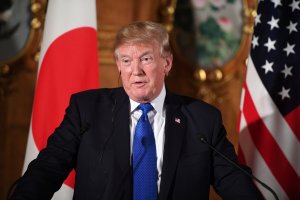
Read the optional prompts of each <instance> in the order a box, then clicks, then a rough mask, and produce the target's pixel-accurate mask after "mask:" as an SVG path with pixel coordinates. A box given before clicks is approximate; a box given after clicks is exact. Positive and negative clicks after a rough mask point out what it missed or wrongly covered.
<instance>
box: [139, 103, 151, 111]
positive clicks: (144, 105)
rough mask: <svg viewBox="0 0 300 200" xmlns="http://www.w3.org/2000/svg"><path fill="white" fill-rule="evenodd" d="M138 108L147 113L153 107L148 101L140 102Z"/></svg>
mask: <svg viewBox="0 0 300 200" xmlns="http://www.w3.org/2000/svg"><path fill="white" fill-rule="evenodd" d="M138 108H139V109H141V110H142V111H143V114H147V113H148V112H149V111H150V110H153V107H152V105H151V104H150V103H141V104H140V105H139V106H138Z"/></svg>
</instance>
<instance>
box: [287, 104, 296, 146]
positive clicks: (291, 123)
mask: <svg viewBox="0 0 300 200" xmlns="http://www.w3.org/2000/svg"><path fill="white" fill-rule="evenodd" d="M284 118H285V120H286V122H287V123H288V124H289V126H290V127H291V129H292V130H293V132H294V133H295V135H296V137H297V139H298V141H300V126H299V121H297V120H295V119H300V106H298V107H297V108H296V109H295V110H293V111H292V112H290V113H289V114H288V115H286V116H285V117H284Z"/></svg>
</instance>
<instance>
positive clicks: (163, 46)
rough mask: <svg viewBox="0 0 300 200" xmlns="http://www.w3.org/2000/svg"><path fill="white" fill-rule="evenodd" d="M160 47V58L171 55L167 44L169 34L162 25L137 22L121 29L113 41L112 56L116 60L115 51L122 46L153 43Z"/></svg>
mask: <svg viewBox="0 0 300 200" xmlns="http://www.w3.org/2000/svg"><path fill="white" fill-rule="evenodd" d="M154 41H156V42H158V44H159V45H160V54H161V56H162V57H165V56H169V55H171V54H172V50H171V46H170V43H169V34H168V32H167V30H166V29H165V27H164V26H163V25H162V24H159V23H155V22H151V21H138V22H133V23H131V24H128V25H127V26H124V27H122V28H121V29H120V30H119V31H118V33H117V35H116V39H115V44H114V56H115V59H117V49H118V47H120V46H122V45H124V44H136V43H149V44H151V43H153V42H154Z"/></svg>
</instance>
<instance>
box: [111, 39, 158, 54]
mask: <svg viewBox="0 0 300 200" xmlns="http://www.w3.org/2000/svg"><path fill="white" fill-rule="evenodd" d="M116 52H117V54H118V55H119V56H126V55H128V56H130V55H137V56H139V55H142V54H147V53H158V52H159V45H158V43H157V42H151V43H128V44H123V45H120V46H119V47H118V48H117V49H116Z"/></svg>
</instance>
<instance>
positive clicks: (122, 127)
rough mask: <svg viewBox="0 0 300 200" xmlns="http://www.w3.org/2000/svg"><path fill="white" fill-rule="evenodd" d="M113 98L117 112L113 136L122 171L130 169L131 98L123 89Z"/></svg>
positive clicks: (114, 118) (114, 117)
mask: <svg viewBox="0 0 300 200" xmlns="http://www.w3.org/2000/svg"><path fill="white" fill-rule="evenodd" d="M120 90H121V91H120V92H117V93H116V94H115V95H114V96H113V98H114V101H115V108H114V109H115V110H114V114H113V115H114V116H113V129H114V131H113V134H114V142H115V143H114V144H113V145H115V151H116V154H115V156H116V158H117V159H116V160H117V162H118V164H119V165H120V167H121V170H124V169H127V168H128V167H130V129H129V116H130V115H129V98H128V96H127V95H126V93H125V91H124V90H123V89H120Z"/></svg>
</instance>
